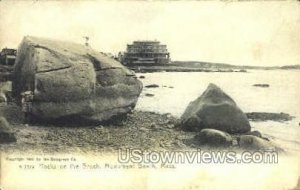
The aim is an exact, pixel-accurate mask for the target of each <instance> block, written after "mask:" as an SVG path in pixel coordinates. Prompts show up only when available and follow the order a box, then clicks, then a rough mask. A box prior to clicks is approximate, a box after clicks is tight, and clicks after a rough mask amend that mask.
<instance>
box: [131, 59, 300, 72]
mask: <svg viewBox="0 0 300 190" xmlns="http://www.w3.org/2000/svg"><path fill="white" fill-rule="evenodd" d="M128 67H129V68H130V69H131V70H134V71H135V72H137V73H151V72H243V73H246V72H247V70H254V69H256V70H295V69H296V70H298V69H300V65H286V66H270V67H266V66H243V65H241V66H239V65H230V64H223V63H209V62H196V61H186V62H184V61H174V62H172V63H170V64H165V65H134V66H128Z"/></svg>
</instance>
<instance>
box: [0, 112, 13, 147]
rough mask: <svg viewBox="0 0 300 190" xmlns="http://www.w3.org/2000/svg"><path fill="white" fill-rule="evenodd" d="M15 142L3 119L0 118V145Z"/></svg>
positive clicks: (7, 124)
mask: <svg viewBox="0 0 300 190" xmlns="http://www.w3.org/2000/svg"><path fill="white" fill-rule="evenodd" d="M10 142H16V137H15V134H14V132H13V131H12V130H11V129H10V125H9V123H8V122H7V120H6V119H5V118H4V117H0V143H10Z"/></svg>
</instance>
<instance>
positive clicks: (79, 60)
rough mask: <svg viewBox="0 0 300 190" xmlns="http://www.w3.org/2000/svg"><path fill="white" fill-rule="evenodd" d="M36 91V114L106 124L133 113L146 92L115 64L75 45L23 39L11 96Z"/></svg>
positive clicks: (49, 117) (113, 61)
mask: <svg viewBox="0 0 300 190" xmlns="http://www.w3.org/2000/svg"><path fill="white" fill-rule="evenodd" d="M27 90H31V91H33V92H34V97H33V108H32V115H33V116H35V117H37V118H40V119H57V118H62V117H68V116H80V117H82V118H86V119H93V120H97V121H104V120H108V119H110V118H111V117H113V116H118V115H121V114H125V113H127V112H129V111H131V110H132V109H133V108H134V107H135V105H136V102H137V100H138V97H139V95H140V93H141V90H142V83H141V82H140V81H139V80H138V79H137V77H136V76H135V74H134V73H133V72H132V71H130V70H128V69H127V68H125V67H124V66H123V65H121V63H119V62H117V61H116V60H114V59H112V58H109V57H107V56H105V55H104V54H101V53H99V52H96V51H94V50H92V49H91V48H90V47H87V46H83V45H80V44H76V43H71V42H63V41H54V40H49V39H43V38H36V37H25V38H24V39H23V41H22V43H21V45H20V46H19V49H18V55H17V58H16V64H15V70H14V76H13V83H12V91H13V95H14V96H15V97H16V98H17V99H18V100H20V98H21V97H20V94H21V93H22V92H24V91H27Z"/></svg>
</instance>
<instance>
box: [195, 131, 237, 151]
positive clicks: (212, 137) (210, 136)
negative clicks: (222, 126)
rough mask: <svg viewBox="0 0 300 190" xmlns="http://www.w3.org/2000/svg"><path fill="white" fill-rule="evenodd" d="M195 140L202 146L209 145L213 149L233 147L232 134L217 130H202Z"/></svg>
mask: <svg viewBox="0 0 300 190" xmlns="http://www.w3.org/2000/svg"><path fill="white" fill-rule="evenodd" d="M195 140H196V141H197V142H198V143H199V144H200V145H208V146H213V147H228V146H231V145H232V137H231V135H230V134H228V133H226V132H223V131H219V130H216V129H202V130H201V131H200V133H199V134H198V135H196V136H195Z"/></svg>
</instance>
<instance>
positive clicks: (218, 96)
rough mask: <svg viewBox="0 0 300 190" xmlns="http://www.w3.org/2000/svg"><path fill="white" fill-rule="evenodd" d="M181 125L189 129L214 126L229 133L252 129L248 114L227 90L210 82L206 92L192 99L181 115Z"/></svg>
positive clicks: (244, 131) (194, 129)
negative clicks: (224, 90)
mask: <svg viewBox="0 0 300 190" xmlns="http://www.w3.org/2000/svg"><path fill="white" fill-rule="evenodd" d="M181 126H182V128H183V129H185V130H189V131H201V130H202V129H204V128H212V129H217V130H221V131H225V132H228V133H246V132H248V131H250V128H251V127H250V124H249V121H248V119H247V116H246V115H245V114H244V113H243V112H242V110H241V109H240V108H239V107H238V106H237V105H236V103H235V102H234V100H233V99H231V98H230V97H229V96H228V95H227V94H226V93H225V92H223V91H222V90H221V89H220V88H219V87H218V86H216V85H215V84H209V86H208V88H207V89H206V90H205V92H204V93H203V94H202V95H201V96H200V97H199V98H197V99H196V100H194V101H192V102H191V103H190V104H189V105H188V107H187V108H186V110H185V111H184V113H183V115H182V116H181Z"/></svg>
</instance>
